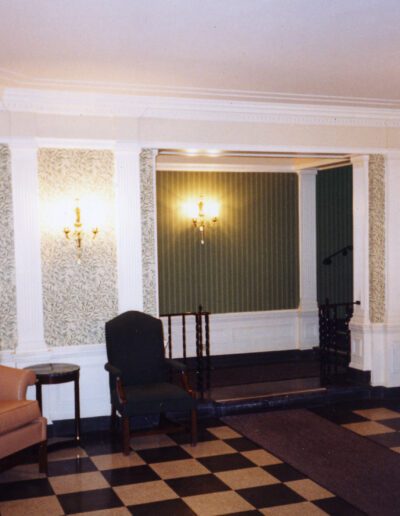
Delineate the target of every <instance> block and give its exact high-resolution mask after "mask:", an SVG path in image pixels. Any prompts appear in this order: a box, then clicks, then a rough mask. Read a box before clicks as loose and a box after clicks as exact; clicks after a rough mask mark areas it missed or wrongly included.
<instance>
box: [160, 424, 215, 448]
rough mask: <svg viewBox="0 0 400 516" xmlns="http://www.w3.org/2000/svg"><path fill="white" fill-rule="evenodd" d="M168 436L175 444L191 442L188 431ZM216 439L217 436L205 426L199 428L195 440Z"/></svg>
mask: <svg viewBox="0 0 400 516" xmlns="http://www.w3.org/2000/svg"><path fill="white" fill-rule="evenodd" d="M220 425H221V423H220ZM169 437H170V438H171V439H173V440H174V441H175V442H176V443H177V444H190V443H191V442H192V437H191V435H190V432H176V433H174V434H169ZM216 439H217V437H215V435H213V434H212V433H210V432H208V431H207V430H206V429H205V428H200V429H199V430H198V432H197V442H199V443H200V442H204V441H215V440H216Z"/></svg>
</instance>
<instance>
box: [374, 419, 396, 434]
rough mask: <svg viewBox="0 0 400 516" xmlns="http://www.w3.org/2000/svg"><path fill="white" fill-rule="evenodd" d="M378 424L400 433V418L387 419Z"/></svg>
mask: <svg viewBox="0 0 400 516" xmlns="http://www.w3.org/2000/svg"><path fill="white" fill-rule="evenodd" d="M378 423H381V424H382V425H385V426H388V427H389V428H392V429H393V430H396V431H398V432H399V431H400V417H397V418H395V419H385V420H381V421H378Z"/></svg>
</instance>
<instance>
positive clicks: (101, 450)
mask: <svg viewBox="0 0 400 516" xmlns="http://www.w3.org/2000/svg"><path fill="white" fill-rule="evenodd" d="M82 447H83V449H84V450H85V451H86V453H87V454H88V455H105V454H107V453H118V452H121V451H122V442H115V441H99V442H86V441H83V443H82Z"/></svg>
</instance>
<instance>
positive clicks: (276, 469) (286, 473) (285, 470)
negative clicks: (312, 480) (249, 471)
mask: <svg viewBox="0 0 400 516" xmlns="http://www.w3.org/2000/svg"><path fill="white" fill-rule="evenodd" d="M264 469H265V471H267V472H268V473H271V475H273V476H274V477H275V478H277V479H278V480H280V481H281V482H289V481H291V480H301V479H302V478H307V477H306V475H303V473H300V471H298V470H297V469H294V468H292V466H289V464H285V463H282V464H272V465H271V466H264Z"/></svg>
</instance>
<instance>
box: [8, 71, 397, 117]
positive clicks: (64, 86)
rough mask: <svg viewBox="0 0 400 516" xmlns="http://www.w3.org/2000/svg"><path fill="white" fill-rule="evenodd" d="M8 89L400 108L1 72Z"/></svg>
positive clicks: (372, 101) (378, 101) (338, 98)
mask: <svg viewBox="0 0 400 516" xmlns="http://www.w3.org/2000/svg"><path fill="white" fill-rule="evenodd" d="M1 84H2V85H3V88H8V89H13V88H14V89H24V90H31V91H38V90H42V91H43V90H47V91H68V92H77V93H79V92H87V94H89V93H90V92H100V93H101V94H105V95H124V96H143V95H144V96H152V97H176V98H186V99H214V100H215V99H222V100H227V101H250V102H264V103H270V102H273V103H275V102H283V103H295V104H309V105H324V104H327V105H332V106H362V107H385V108H400V100H399V99H382V98H373V97H353V96H344V95H318V94H307V93H303V94H301V93H284V92H274V91H257V90H243V89H240V90H237V89H230V88H229V89H227V88H199V87H193V86H165V85H156V84H134V83H116V82H101V81H77V80H57V79H51V78H46V77H44V78H38V77H34V76H29V75H26V74H23V73H20V72H16V71H14V70H9V69H6V68H0V85H1Z"/></svg>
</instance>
